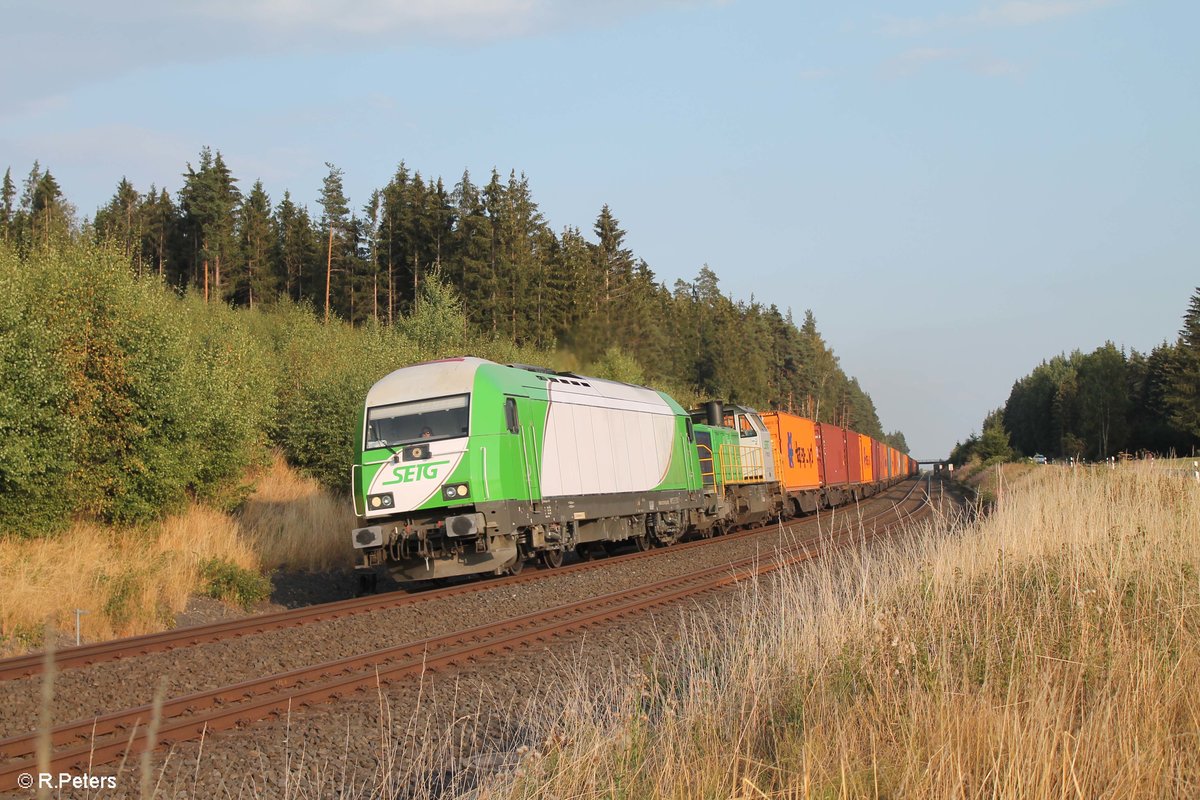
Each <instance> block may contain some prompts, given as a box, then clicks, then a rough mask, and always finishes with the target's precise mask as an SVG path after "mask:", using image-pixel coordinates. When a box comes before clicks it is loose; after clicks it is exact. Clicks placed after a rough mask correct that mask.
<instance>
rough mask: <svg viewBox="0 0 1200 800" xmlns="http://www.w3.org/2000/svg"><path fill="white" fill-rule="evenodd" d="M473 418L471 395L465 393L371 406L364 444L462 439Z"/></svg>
mask: <svg viewBox="0 0 1200 800" xmlns="http://www.w3.org/2000/svg"><path fill="white" fill-rule="evenodd" d="M470 419H471V402H470V395H465V394H459V395H453V396H451V397H437V398H434V399H430V400H416V401H413V402H411V403H393V404H391V405H386V406H375V407H373V408H369V409H367V430H366V437H365V439H366V440H365V442H364V447H365V448H366V449H367V450H373V449H375V448H378V447H396V446H398V445H403V444H409V443H412V442H422V441H432V440H437V439H458V438H461V437H463V436H466V435H467V431H468V427H469V424H470Z"/></svg>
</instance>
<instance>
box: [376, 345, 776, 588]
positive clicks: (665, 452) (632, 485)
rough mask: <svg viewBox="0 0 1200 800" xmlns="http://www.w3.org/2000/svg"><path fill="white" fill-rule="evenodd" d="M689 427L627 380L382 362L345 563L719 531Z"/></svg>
mask: <svg viewBox="0 0 1200 800" xmlns="http://www.w3.org/2000/svg"><path fill="white" fill-rule="evenodd" d="M698 427H705V426H699V425H694V423H693V421H692V419H691V418H690V417H689V415H688V414H687V412H685V411H684V410H683V408H681V407H680V406H679V404H678V403H676V402H675V401H674V400H672V399H671V398H670V397H669V396H668V395H666V394H663V393H662V392H658V391H654V390H652V389H647V388H644V387H640V386H631V385H628V384H624V383H616V382H613V381H606V380H599V379H596V378H585V377H580V376H577V375H573V374H565V373H555V372H551V371H548V370H541V369H538V368H534V367H525V366H522V365H510V366H504V365H501V364H496V363H493V362H490V361H486V360H483V359H479V358H455V359H446V360H443V361H435V362H429V363H425V364H418V365H415V366H411V367H405V368H403V369H399V370H396V371H395V372H393V373H391V374H390V375H388V376H386V377H385V378H383V379H382V380H380V381H379V382H378V383H376V384H375V385H374V386H373V387H372V388H371V390H370V392H369V393H368V394H367V398H366V404H365V408H364V410H363V416H362V422H361V426H360V435H359V448H358V458H357V461H356V463H355V464H354V465H353V468H352V480H353V488H354V503H355V513H356V514H357V515H358V517H359V520H360V524H361V525H362V527H359V528H357V529H355V530H354V531H353V541H354V546H355V548H357V549H358V551H359V553H360V560H359V566H360V567H361V568H363V569H364V570H369V569H371V568H373V567H374V566H376V565H380V564H386V565H387V566H388V567H389V568H390V569H391V571H392V573H393V574H394V575H395V576H396V578H397V579H400V580H407V581H423V580H431V579H437V578H445V577H450V576H455V575H468V574H473V573H495V574H503V573H505V572H516V571H518V570H520V569H521V567H522V565H523V564H524V563H525V561H527V560H529V559H534V558H536V559H538V560H540V561H541V562H542V564H543V565H545V566H547V567H555V566H558V565H560V564H561V563H562V559H563V555H564V554H565V553H566V552H567V551H569V550H577V551H579V552H580V553H581V554H585V555H586V554H587V553H588V552H589V550H590V549H591V548H595V547H597V546H600V545H603V544H604V543H614V542H632V543H634V544H635V545H636V546H638V547H639V548H647V547H650V546H651V545H654V544H666V543H669V542H672V541H675V540H677V539H678V538H680V537H682V536H683V535H684V534H686V533H688V532H697V533H699V534H701V535H705V534H709V533H711V532H712V531H713V530H714V529H715V530H720V529H723V527H722V526H721V524H720V519H719V518H720V516H721V514H722V511H721V508H722V507H724V506H725V505H726V504H725V503H724V502H722V498H721V497H720V496H718V492H717V488H718V487H716V486H715V484H716V483H717V482H719V479H716V478H714V472H715V471H714V470H713V469H711V468H710V469H704V468H702V465H701V460H700V452H699V451H698V449H697V443H696V435H697V431H696V428H698ZM730 433H732V432H730ZM711 435H712V434H711V432H710V433H709V434H708V436H709V437H710V438H711ZM765 446H766V448H767V450H766V452H768V453H769V452H770V445H769V443H765ZM710 461H711V453H710ZM760 463H761V462H760ZM758 480H760V481H761V480H762V479H761V478H759V479H758ZM726 516H728V515H726Z"/></svg>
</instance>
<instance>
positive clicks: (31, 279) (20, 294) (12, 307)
mask: <svg viewBox="0 0 1200 800" xmlns="http://www.w3.org/2000/svg"><path fill="white" fill-rule="evenodd" d="M43 299H44V293H39V291H38V287H37V281H36V280H35V276H34V275H33V274H32V273H31V271H30V270H28V269H26V268H25V265H24V264H23V263H22V262H21V261H20V259H18V257H17V254H16V252H15V250H13V249H11V248H7V247H0V531H4V530H16V529H20V530H23V531H26V532H28V533H39V532H44V531H46V530H48V529H50V528H51V527H52V526H53V525H54V524H55V523H57V522H58V521H59V520H61V519H62V518H63V517H64V516H65V515H66V514H67V513H68V512H69V511H70V510H71V509H72V508H73V506H74V503H73V500H72V498H71V496H70V493H69V492H68V491H67V476H68V474H69V473H70V471H71V470H72V465H73V455H74V453H73V451H72V443H73V441H74V438H75V436H76V430H75V420H74V418H73V417H71V415H70V414H69V400H70V394H71V391H70V386H69V384H68V380H67V374H66V369H65V366H64V365H63V363H62V362H61V360H60V359H59V358H58V357H57V353H58V352H59V350H60V348H61V343H60V338H61V337H60V333H59V331H58V330H57V329H55V328H53V327H50V326H46V325H41V324H36V323H34V322H33V321H32V320H34V319H35V318H36V317H37V316H42V317H44V316H45V315H44V314H42V315H38V314H36V313H35V311H36V307H37V305H38V304H39V303H40V302H42V301H43ZM57 302H58V304H59V305H58V308H57V309H56V313H66V311H67V309H66V308H65V305H66V304H65V302H64V301H63V299H62V298H60V299H59V300H58V301H57Z"/></svg>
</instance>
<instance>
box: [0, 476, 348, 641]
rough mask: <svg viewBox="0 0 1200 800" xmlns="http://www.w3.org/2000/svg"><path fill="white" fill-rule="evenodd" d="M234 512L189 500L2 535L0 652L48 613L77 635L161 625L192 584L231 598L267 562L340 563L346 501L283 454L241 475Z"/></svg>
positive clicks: (289, 565) (312, 566)
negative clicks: (243, 494) (158, 517)
mask: <svg viewBox="0 0 1200 800" xmlns="http://www.w3.org/2000/svg"><path fill="white" fill-rule="evenodd" d="M250 479H251V481H252V482H253V484H254V486H255V489H254V491H253V493H252V494H251V495H250V496H249V498H248V499H247V500H246V502H245V503H243V504H242V506H241V508H240V509H239V510H238V511H237V512H233V513H230V512H223V511H220V510H218V509H216V508H214V507H213V506H210V505H202V504H198V503H192V504H190V505H189V506H188V507H187V508H186V509H185V510H184V511H182V512H181V513H178V514H172V515H170V516H168V517H167V518H166V519H164V520H162V521H161V522H153V523H146V524H143V525H138V526H127V527H120V526H113V525H105V524H101V523H97V522H78V523H75V524H73V525H72V526H70V527H69V528H67V529H66V530H64V531H62V532H61V533H60V534H59V535H57V536H50V537H42V538H36V539H19V538H15V537H11V538H0V574H2V575H4V576H5V579H4V581H3V582H2V583H0V631H2V632H3V633H4V634H5V636H6V637H7V638H6V639H4V640H2V641H0V655H3V654H14V653H17V652H21V651H23V650H26V649H29V648H30V647H36V646H40V642H41V639H42V636H43V627H44V626H45V625H46V623H47V622H49V623H50V624H51V626H52V627H54V628H56V629H58V630H59V631H62V632H67V631H72V635H73V625H74V619H73V615H74V609H77V608H81V609H85V610H87V611H88V614H87V615H86V616H84V617H83V620H82V630H83V635H84V638H85V639H88V640H93V639H103V638H111V637H113V636H123V635H132V634H136V633H146V632H151V631H158V630H162V629H164V628H169V627H171V626H172V624H173V619H174V617H175V615H176V614H178V613H179V612H180V611H182V610H183V609H184V607H185V606H186V605H187V602H188V599H189V598H190V597H191V596H193V595H210V596H214V597H217V598H220V599H223V600H226V601H229V602H233V603H238V602H241V603H248V602H252V601H254V600H258V599H262V598H264V597H265V596H266V592H267V591H268V590H269V582H268V581H267V580H266V579H265V578H264V577H262V576H263V575H265V574H268V573H269V572H270V571H272V570H275V569H285V568H286V569H294V570H325V569H330V568H333V567H344V566H349V559H350V548H349V545H348V541H347V538H346V536H347V531H349V529H350V528H351V527H352V526H353V524H354V516H353V513H352V512H351V510H350V503H349V500H344V499H338V498H336V497H334V496H333V495H332V494H331V493H330V492H328V491H327V490H326V489H324V488H323V487H322V486H321V485H320V484H319V483H317V482H316V481H315V480H312V479H310V478H305V477H303V476H301V475H300V474H299V473H297V472H296V471H294V470H292V469H290V468H288V467H287V466H286V465H285V464H284V462H283V459H282V458H280V457H278V456H277V457H276V458H275V460H274V461H273V463H272V464H271V465H270V466H268V467H266V468H263V469H260V470H258V471H256V472H255V473H254V474H252V475H251V476H250Z"/></svg>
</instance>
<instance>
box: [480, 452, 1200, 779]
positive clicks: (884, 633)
mask: <svg viewBox="0 0 1200 800" xmlns="http://www.w3.org/2000/svg"><path fill="white" fill-rule="evenodd" d="M1198 576H1200V486H1197V485H1196V483H1195V482H1194V481H1193V482H1187V481H1183V480H1180V479H1178V478H1175V477H1169V476H1163V475H1161V474H1158V473H1155V472H1153V471H1149V470H1139V469H1119V470H1116V471H1111V472H1110V471H1097V472H1095V473H1091V472H1086V471H1082V470H1081V471H1076V472H1071V471H1068V470H1059V469H1043V470H1036V471H1030V472H1028V473H1027V474H1025V475H1024V476H1023V477H1022V478H1021V480H1020V481H1017V482H1015V483H1011V482H1005V483H1004V484H1003V487H1002V489H1001V491H1000V493H999V496H998V500H997V506H996V510H995V512H994V513H993V514H992V515H991V516H989V517H988V518H986V519H984V520H982V521H981V522H978V523H977V524H976V525H975V526H974V527H967V526H966V525H965V523H963V522H962V521H958V520H946V519H943V520H941V521H939V522H937V523H934V524H931V525H928V526H926V527H925V528H923V529H922V530H920V531H918V532H917V533H916V534H915V535H913V536H910V537H907V538H906V539H904V540H903V541H897V542H893V543H889V544H887V545H884V546H877V547H872V548H871V549H870V550H869V551H868V552H866V553H853V552H849V551H841V552H839V553H837V554H834V555H832V556H831V557H830V558H829V559H827V560H826V561H824V562H822V563H821V564H820V565H818V566H816V567H815V568H814V567H809V568H805V569H801V570H797V571H795V572H790V573H788V574H786V575H782V576H780V577H778V578H776V579H773V580H771V581H768V582H764V583H762V584H756V585H750V586H747V587H745V588H744V592H743V595H742V603H741V606H740V608H738V609H737V611H736V612H735V613H732V614H730V615H728V616H725V615H722V616H721V617H720V618H707V619H705V618H701V619H699V620H697V621H694V622H692V623H690V624H689V625H688V626H687V627H686V630H685V633H684V636H683V640H682V643H681V644H679V645H678V646H674V647H671V648H663V649H662V651H661V652H660V654H659V656H658V657H657V659H656V660H655V662H654V664H653V666H652V667H651V668H650V669H648V670H647V672H646V674H645V676H644V678H643V679H642V680H641V681H640V682H635V684H634V685H628V684H627V685H624V686H621V687H619V688H617V689H615V690H600V689H597V687H596V686H594V685H585V684H584V683H582V682H581V683H580V684H579V685H577V686H575V687H574V688H573V689H572V690H570V691H567V692H565V693H563V694H561V695H559V696H558V698H557V700H556V701H555V702H554V703H553V704H552V703H550V702H541V703H539V704H538V707H540V708H549V707H553V708H557V709H561V712H560V713H559V714H558V715H556V716H555V717H554V718H542V719H540V720H539V719H534V720H530V721H523V722H522V723H521V727H522V728H523V729H524V730H529V731H534V730H536V731H539V733H538V736H539V737H540V738H542V740H543V741H545V742H548V743H549V744H548V745H547V746H544V747H539V748H535V749H534V751H532V752H531V753H530V754H528V755H527V756H526V757H525V758H524V759H523V760H522V763H521V768H520V771H519V773H511V772H510V773H508V774H507V776H504V777H500V778H498V779H497V780H495V781H494V782H493V783H492V784H491V785H490V786H488V787H486V788H485V791H484V792H483V796H485V797H492V798H495V797H522V798H525V797H529V798H532V797H546V796H549V797H628V798H642V797H646V798H693V797H714V798H717V797H720V798H726V797H744V798H761V797H772V798H775V797H789V798H790V797H797V798H799V797H806V798H807V797H823V798H826V797H827V798H832V797H922V798H925V797H932V798H976V797H978V798H983V797H1029V798H1044V797H1087V798H1093V797H1114V798H1118V797H1120V798H1123V797H1156V798H1157V797H1180V798H1183V797H1196V796H1200V692H1198V691H1197V690H1196V687H1197V686H1198V685H1200V577H1198Z"/></svg>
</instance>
